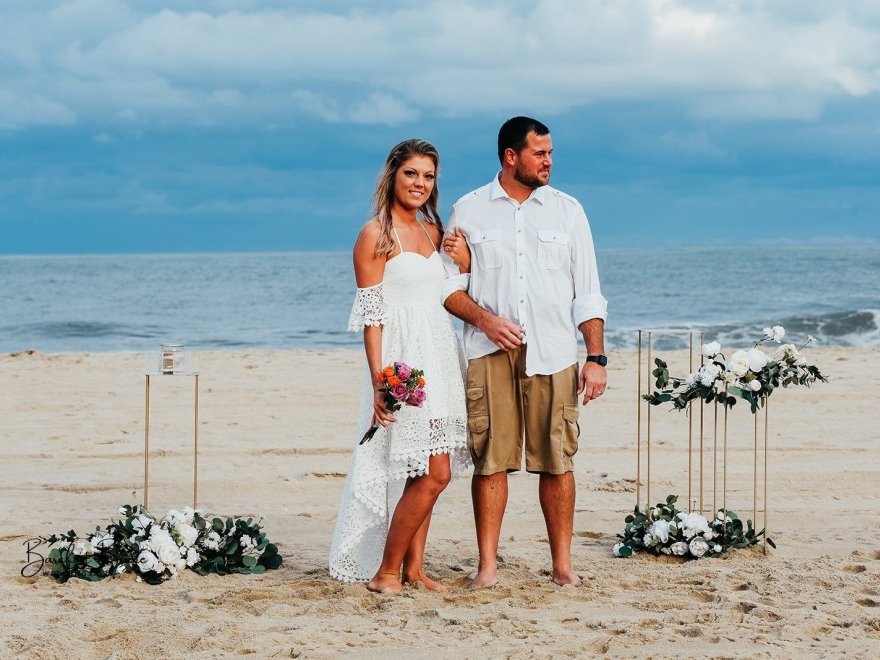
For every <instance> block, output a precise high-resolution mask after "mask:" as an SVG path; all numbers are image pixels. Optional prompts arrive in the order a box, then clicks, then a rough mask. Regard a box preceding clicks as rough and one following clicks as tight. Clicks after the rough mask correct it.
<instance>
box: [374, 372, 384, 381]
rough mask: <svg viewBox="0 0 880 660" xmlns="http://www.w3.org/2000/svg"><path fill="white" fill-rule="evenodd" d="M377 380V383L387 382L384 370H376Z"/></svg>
mask: <svg viewBox="0 0 880 660" xmlns="http://www.w3.org/2000/svg"><path fill="white" fill-rule="evenodd" d="M376 382H377V383H384V382H385V373H384V372H382V371H377V372H376Z"/></svg>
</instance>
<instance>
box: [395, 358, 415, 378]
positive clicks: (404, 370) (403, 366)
mask: <svg viewBox="0 0 880 660" xmlns="http://www.w3.org/2000/svg"><path fill="white" fill-rule="evenodd" d="M394 369H395V370H396V371H397V377H398V378H400V380H403V381H405V380H406V379H407V378H409V375H410V374H411V373H412V367H411V366H409V365H408V364H407V363H406V362H395V363H394Z"/></svg>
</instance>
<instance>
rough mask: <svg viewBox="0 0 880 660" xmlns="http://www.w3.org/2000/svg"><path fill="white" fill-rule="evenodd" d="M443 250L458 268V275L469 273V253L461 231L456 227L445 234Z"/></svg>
mask: <svg viewBox="0 0 880 660" xmlns="http://www.w3.org/2000/svg"><path fill="white" fill-rule="evenodd" d="M443 249H444V250H445V251H446V254H448V255H449V258H450V259H452V260H453V261H454V262H455V265H456V266H458V272H459V274H461V275H464V274H465V273H470V272H471V251H470V248H469V247H468V243H467V239H466V238H465V236H464V234H463V233H462V232H461V229H459V228H458V227H456V228H455V229H453V230H452V231H451V232H448V233H447V234H446V236H445V238H444V239H443Z"/></svg>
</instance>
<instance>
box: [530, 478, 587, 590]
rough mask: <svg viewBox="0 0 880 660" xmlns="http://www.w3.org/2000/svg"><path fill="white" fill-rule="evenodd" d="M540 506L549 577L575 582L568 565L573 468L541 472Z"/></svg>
mask: <svg viewBox="0 0 880 660" xmlns="http://www.w3.org/2000/svg"><path fill="white" fill-rule="evenodd" d="M538 492H539V497H540V499H541V510H542V511H543V512H544V521H545V522H546V523H547V537H548V538H549V539H550V557H551V559H552V561H553V581H554V582H555V583H556V584H559V585H565V584H573V585H575V586H576V585H578V584H580V583H581V579H580V578H579V577H578V576H577V574H576V573H575V572H574V570H573V569H572V567H571V538H572V534H573V533H574V500H575V482H574V473H573V472H564V473H562V474H547V473H542V474H541V481H540V485H539V487H538Z"/></svg>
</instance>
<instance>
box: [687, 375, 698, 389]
mask: <svg viewBox="0 0 880 660" xmlns="http://www.w3.org/2000/svg"><path fill="white" fill-rule="evenodd" d="M698 378H699V375H698V374H696V373H693V374H688V375H687V378H685V379H684V384H685V385H687V386H688V387H693V386H694V385H696V384H697V380H698Z"/></svg>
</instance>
